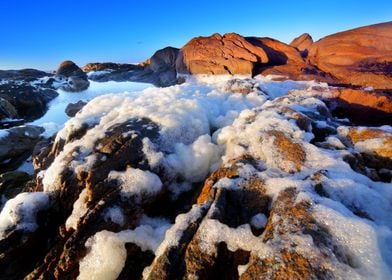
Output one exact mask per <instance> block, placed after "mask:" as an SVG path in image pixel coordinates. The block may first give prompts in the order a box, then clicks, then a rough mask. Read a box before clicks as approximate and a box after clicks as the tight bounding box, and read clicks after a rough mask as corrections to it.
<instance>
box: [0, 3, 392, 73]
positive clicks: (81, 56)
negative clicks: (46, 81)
mask: <svg viewBox="0 0 392 280" xmlns="http://www.w3.org/2000/svg"><path fill="white" fill-rule="evenodd" d="M391 20H392V2H391V0H383V1H381V0H372V1H362V0H357V1H354V0H352V1H344V0H340V1H335V0H328V1H317V0H316V1H310V0H308V1H304V0H296V1H288V0H287V1H284V0H280V1H272V0H268V1H264V0H259V1H253V0H251V1H229V0H226V1H221V0H215V1H213V0H198V1H157V0H155V1H150V0H141V1H131V0H128V1H126V0H117V1H116V0H112V1H100V0H95V1H90V0H67V1H65V0H64V1H58V0H24V1H22V0H3V1H0V26H1V29H0V30H1V36H0V69H11V68H14V69H18V68H23V67H32V68H37V69H45V70H51V69H55V68H56V67H57V65H58V64H59V63H60V62H61V61H63V60H65V59H71V60H73V61H75V62H76V63H77V64H79V65H81V66H83V65H84V64H85V63H87V62H95V61H100V62H103V61H113V62H140V61H144V60H145V59H146V58H148V57H150V56H151V55H152V54H153V53H154V51H155V50H157V49H160V48H163V47H165V46H168V45H171V46H175V47H181V46H183V45H184V44H185V43H186V42H187V41H189V40H190V39H191V38H192V37H195V36H200V35H210V34H212V33H215V32H219V33H226V32H237V33H240V34H242V35H247V36H250V35H254V36H260V37H263V36H268V37H273V38H276V39H279V40H281V41H283V42H287V43H289V42H290V41H291V40H292V39H293V38H294V37H296V36H298V35H300V34H302V33H304V32H308V33H310V34H311V35H312V36H313V38H314V39H316V40H317V39H319V38H321V37H323V36H326V35H328V34H332V33H335V32H338V31H343V30H347V29H350V28H355V27H359V26H363V25H369V24H373V23H379V22H385V21H391Z"/></svg>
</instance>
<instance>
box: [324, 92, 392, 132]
mask: <svg viewBox="0 0 392 280" xmlns="http://www.w3.org/2000/svg"><path fill="white" fill-rule="evenodd" d="M328 99H329V105H330V108H331V110H332V112H333V113H334V114H336V115H337V116H339V117H341V118H349V119H350V120H351V121H352V122H353V123H355V124H358V125H392V96H391V94H390V93H389V92H386V91H374V90H363V89H351V88H336V89H331V90H330V95H329V98H328Z"/></svg>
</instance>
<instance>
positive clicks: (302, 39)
mask: <svg viewBox="0 0 392 280" xmlns="http://www.w3.org/2000/svg"><path fill="white" fill-rule="evenodd" d="M313 43H314V42H313V38H312V36H310V35H309V34H308V33H304V34H302V35H301V36H298V37H297V38H295V39H294V40H293V41H291V43H290V46H292V47H294V48H297V49H298V50H299V51H300V52H301V54H302V56H304V57H306V56H307V55H308V51H309V48H310V47H311V46H312V45H313Z"/></svg>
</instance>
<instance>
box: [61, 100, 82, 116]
mask: <svg viewBox="0 0 392 280" xmlns="http://www.w3.org/2000/svg"><path fill="white" fill-rule="evenodd" d="M86 104H87V102H85V101H83V100H79V101H78V102H76V103H69V104H68V105H67V108H65V113H66V114H67V116H69V117H74V116H75V115H76V113H77V112H79V111H80V110H81V109H82V108H83V107H84V106H85V105H86Z"/></svg>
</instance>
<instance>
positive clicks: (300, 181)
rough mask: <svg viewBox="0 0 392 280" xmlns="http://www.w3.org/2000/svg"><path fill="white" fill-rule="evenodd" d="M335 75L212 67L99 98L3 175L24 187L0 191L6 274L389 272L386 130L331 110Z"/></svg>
mask: <svg viewBox="0 0 392 280" xmlns="http://www.w3.org/2000/svg"><path fill="white" fill-rule="evenodd" d="M334 90H335V89H334V88H330V87H329V86H328V85H327V84H322V83H316V82H293V81H273V80H271V79H268V78H265V77H262V76H259V77H256V78H254V79H250V78H241V77H235V78H233V77H230V76H228V77H216V78H215V77H212V76H206V77H199V80H197V79H196V78H191V77H190V78H189V79H188V80H187V81H186V82H185V83H183V84H181V85H176V86H173V87H170V88H148V89H145V90H144V91H142V92H141V93H139V94H138V95H134V94H131V93H124V94H111V95H107V96H102V97H98V98H95V99H94V100H92V101H90V102H89V103H88V104H87V105H85V107H84V108H83V110H82V111H80V112H79V113H78V114H77V115H76V116H75V117H74V118H72V119H70V120H69V121H68V122H67V123H66V125H65V127H64V128H63V129H62V130H61V131H59V133H58V134H57V136H56V137H55V139H54V140H53V142H46V144H45V143H44V142H42V143H41V144H39V146H40V148H36V149H35V151H34V156H33V162H34V167H35V172H36V175H35V177H34V179H33V180H31V181H29V182H27V184H26V181H27V180H30V178H29V177H26V178H23V177H20V179H17V178H15V179H13V177H12V176H11V175H12V174H10V175H9V178H10V179H7V178H8V177H4V182H6V180H8V182H17V180H19V182H20V183H21V185H22V186H24V187H21V188H16V189H15V190H14V191H11V189H9V188H8V189H6V190H7V193H4V194H7V196H3V198H2V199H3V202H2V207H3V210H2V211H1V214H0V245H1V246H0V256H1V257H0V269H1V270H2V271H4V272H3V276H4V277H5V278H22V277H26V278H27V279H40V278H45V279H46V278H55V279H64V278H70V279H75V278H79V279H91V278H94V279H129V278H131V279H184V278H192V279H193V278H194V279H207V278H224V279H258V278H271V279H282V278H290V279H291V278H293V279H295V278H307V279H313V278H318V279H320V278H322V279H333V278H336V279H341V278H350V279H351V278H363V279H367V278H378V279H379V278H386V277H387V276H388V275H390V271H391V268H392V264H391V263H390V261H389V260H390V257H391V256H392V250H391V249H390V248H391V247H390V240H391V239H392V220H391V218H390V215H389V213H390V212H391V211H392V209H391V205H390V201H391V199H392V196H391V192H390V181H391V179H392V176H391V174H392V165H391V158H392V155H391V150H390V146H391V143H390V140H391V139H390V138H391V133H392V131H391V129H390V127H389V126H383V127H379V128H377V129H376V128H366V127H357V126H353V125H349V124H348V123H345V122H342V121H341V120H339V119H336V118H334V117H333V116H332V114H331V113H330V111H329V109H328V107H327V106H326V104H325V103H324V102H323V100H326V99H327V97H330V96H331V95H332V93H331V92H333V91H334ZM16 175H18V174H16ZM16 175H15V176H16ZM22 175H23V174H20V176H22ZM18 176H19V175H18ZM0 180H3V179H2V178H0ZM2 189H4V188H3V187H1V188H0V190H2ZM18 192H21V193H19V194H18ZM11 260H12V263H11Z"/></svg>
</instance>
